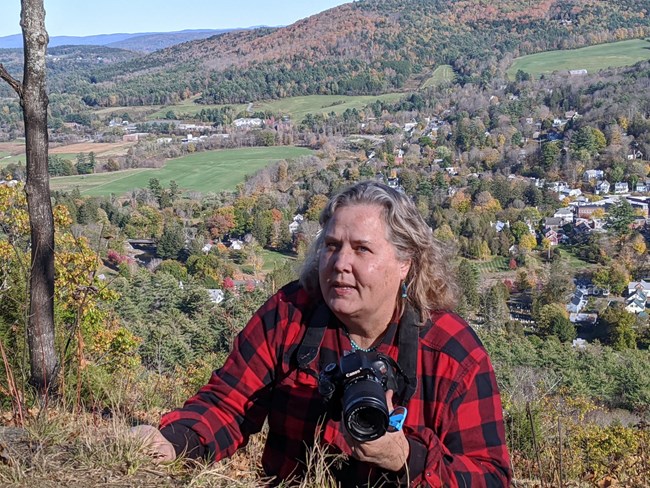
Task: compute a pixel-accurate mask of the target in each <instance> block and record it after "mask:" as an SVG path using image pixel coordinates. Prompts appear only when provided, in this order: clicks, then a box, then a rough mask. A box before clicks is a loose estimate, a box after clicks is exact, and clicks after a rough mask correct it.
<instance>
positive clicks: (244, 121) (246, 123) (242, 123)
mask: <svg viewBox="0 0 650 488" xmlns="http://www.w3.org/2000/svg"><path fill="white" fill-rule="evenodd" d="M232 124H233V125H234V126H235V127H245V128H249V129H250V128H252V127H262V119H259V118H254V119H253V118H249V117H245V118H241V119H235V120H233V122H232Z"/></svg>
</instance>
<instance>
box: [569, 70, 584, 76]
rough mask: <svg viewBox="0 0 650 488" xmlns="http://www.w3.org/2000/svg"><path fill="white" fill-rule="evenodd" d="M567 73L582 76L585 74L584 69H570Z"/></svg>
mask: <svg viewBox="0 0 650 488" xmlns="http://www.w3.org/2000/svg"><path fill="white" fill-rule="evenodd" d="M569 74H570V75H571V76H584V75H586V74H587V70H586V69H570V70H569Z"/></svg>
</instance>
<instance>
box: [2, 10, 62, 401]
mask: <svg viewBox="0 0 650 488" xmlns="http://www.w3.org/2000/svg"><path fill="white" fill-rule="evenodd" d="M21 5H22V7H21V12H20V25H21V28H22V31H23V47H24V51H23V52H24V54H23V56H24V71H23V82H22V84H21V83H19V82H18V81H17V80H16V79H14V78H13V77H12V76H11V75H10V74H9V73H8V72H7V70H6V69H5V68H4V66H3V65H2V64H0V78H2V79H3V80H5V81H6V82H7V83H8V84H9V85H10V86H11V87H12V88H13V89H14V91H15V92H16V93H17V94H18V97H19V98H20V104H21V107H22V110H23V121H24V123H25V151H26V159H27V180H26V184H25V193H26V194H27V205H28V211H29V223H30V238H31V267H30V270H31V271H30V282H29V298H30V301H29V319H28V325H27V342H28V348H29V358H30V383H31V384H32V385H34V386H35V387H36V388H37V389H38V391H39V392H40V393H41V394H45V393H47V392H48V391H54V390H55V389H56V384H57V381H56V380H57V373H58V369H59V365H58V359H57V355H56V350H55V348H54V217H53V215H52V203H51V199H50V187H49V176H48V173H47V167H48V161H47V152H48V133H47V107H48V103H49V100H48V97H47V91H46V83H45V78H46V76H45V72H46V67H45V53H46V49H47V43H48V35H47V31H46V30H45V9H44V6H43V0H22V4H21Z"/></svg>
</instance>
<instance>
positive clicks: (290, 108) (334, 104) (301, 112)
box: [114, 93, 404, 121]
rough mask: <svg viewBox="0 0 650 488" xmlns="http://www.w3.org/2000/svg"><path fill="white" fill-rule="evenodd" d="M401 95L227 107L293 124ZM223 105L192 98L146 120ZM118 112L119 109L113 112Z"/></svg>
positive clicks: (311, 98) (310, 98) (303, 99)
mask: <svg viewBox="0 0 650 488" xmlns="http://www.w3.org/2000/svg"><path fill="white" fill-rule="evenodd" d="M403 96H404V94H403V93H385V94H383V95H363V96H345V95H308V96H304V97H290V98H283V99H281V100H267V101H260V102H254V103H253V104H252V106H250V104H246V103H244V104H229V105H230V106H232V107H235V108H236V109H237V110H238V111H240V112H243V111H245V110H247V109H249V111H253V112H257V111H270V112H273V113H274V114H282V115H288V116H289V117H291V119H292V120H294V121H301V120H302V119H303V118H304V117H305V115H307V114H308V113H312V114H317V113H323V114H327V113H330V112H334V113H336V114H341V113H343V112H345V111H346V110H347V109H353V108H356V109H357V110H360V109H362V108H363V107H365V106H366V105H368V104H369V103H372V102H374V101H375V100H383V101H387V102H396V101H397V100H399V99H400V98H401V97H403ZM224 106H226V105H199V104H196V103H194V102H193V100H192V99H189V100H186V101H184V102H183V103H181V104H178V105H168V106H165V107H163V108H161V109H159V110H157V111H155V112H153V113H151V114H149V116H148V118H149V119H150V120H151V119H160V118H163V117H164V116H165V114H167V112H169V111H170V110H172V111H173V112H174V113H175V114H176V116H180V117H183V116H189V117H191V116H193V115H195V114H197V113H199V112H200V111H201V110H203V109H204V108H205V109H208V108H219V107H224ZM249 106H250V108H249ZM114 111H116V112H118V111H119V109H114Z"/></svg>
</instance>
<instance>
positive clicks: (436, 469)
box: [402, 353, 511, 488]
mask: <svg viewBox="0 0 650 488" xmlns="http://www.w3.org/2000/svg"><path fill="white" fill-rule="evenodd" d="M456 379H457V380H458V382H457V384H458V387H457V388H456V390H455V391H454V392H453V393H452V394H451V395H450V396H449V398H448V402H446V409H445V410H446V412H445V415H444V420H443V421H442V422H441V425H442V427H441V428H440V429H439V432H438V434H436V433H435V432H434V430H433V429H431V428H428V427H421V428H408V429H405V433H406V436H407V439H408V441H409V447H410V453H409V458H408V461H407V466H408V470H407V473H405V474H404V476H403V477H402V480H403V481H406V483H408V484H409V485H410V486H426V487H441V486H445V487H447V486H448V487H467V486H471V487H494V488H497V487H499V488H500V487H507V486H509V484H510V480H511V469H510V459H509V455H508V450H507V447H506V442H505V429H504V426H503V417H502V407H501V399H500V396H499V391H498V387H497V384H496V378H495V376H494V371H493V369H492V365H491V364H490V361H489V358H488V356H487V354H486V353H484V355H483V357H482V359H481V361H480V362H478V363H475V366H474V367H473V368H465V369H461V371H460V372H459V374H458V375H457V378H456Z"/></svg>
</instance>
